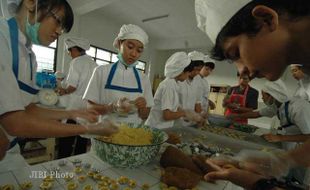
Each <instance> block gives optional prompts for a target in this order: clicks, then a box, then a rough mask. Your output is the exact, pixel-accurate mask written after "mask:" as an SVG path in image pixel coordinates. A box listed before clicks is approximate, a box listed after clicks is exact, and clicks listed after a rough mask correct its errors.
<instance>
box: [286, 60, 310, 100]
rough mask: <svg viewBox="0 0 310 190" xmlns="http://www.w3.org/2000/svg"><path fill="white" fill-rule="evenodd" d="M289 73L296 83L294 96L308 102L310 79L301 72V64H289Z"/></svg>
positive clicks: (309, 97)
mask: <svg viewBox="0 0 310 190" xmlns="http://www.w3.org/2000/svg"><path fill="white" fill-rule="evenodd" d="M290 69H291V73H292V75H293V77H294V78H295V79H296V80H297V81H298V88H297V89H296V92H295V94H294V96H297V97H300V98H302V99H305V100H307V101H308V102H309V101H310V77H309V75H307V74H306V73H304V71H303V66H302V65H301V64H291V65H290Z"/></svg>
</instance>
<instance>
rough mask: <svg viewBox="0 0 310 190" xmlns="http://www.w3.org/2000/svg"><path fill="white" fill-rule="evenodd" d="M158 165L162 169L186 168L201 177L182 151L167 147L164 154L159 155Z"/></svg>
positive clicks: (198, 170)
mask: <svg viewBox="0 0 310 190" xmlns="http://www.w3.org/2000/svg"><path fill="white" fill-rule="evenodd" d="M160 165H161V166H162V167H164V168H166V167H178V168H186V169H189V170H190V171H192V172H194V173H196V174H198V175H201V176H202V175H203V173H202V171H201V170H200V169H199V168H198V167H197V166H196V164H194V162H193V161H192V159H191V157H190V156H187V155H186V154H184V153H183V152H182V151H180V150H179V149H177V148H174V147H172V146H168V147H167V149H166V150H165V152H164V153H163V154H162V155H161V158H160Z"/></svg>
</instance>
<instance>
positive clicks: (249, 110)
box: [237, 107, 253, 113]
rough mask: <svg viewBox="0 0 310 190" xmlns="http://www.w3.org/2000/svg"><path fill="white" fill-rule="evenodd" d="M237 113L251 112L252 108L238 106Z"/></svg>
mask: <svg viewBox="0 0 310 190" xmlns="http://www.w3.org/2000/svg"><path fill="white" fill-rule="evenodd" d="M237 111H238V112H239V113H247V112H253V109H252V108H247V107H240V108H238V110H237Z"/></svg>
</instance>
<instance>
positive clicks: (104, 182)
mask: <svg viewBox="0 0 310 190" xmlns="http://www.w3.org/2000/svg"><path fill="white" fill-rule="evenodd" d="M102 187H109V183H108V182H106V181H101V182H99V183H98V188H102Z"/></svg>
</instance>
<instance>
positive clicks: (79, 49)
mask: <svg viewBox="0 0 310 190" xmlns="http://www.w3.org/2000/svg"><path fill="white" fill-rule="evenodd" d="M73 48H75V49H77V50H78V51H79V52H80V54H81V55H85V54H86V51H85V49H83V48H81V47H79V46H73V47H70V48H68V51H71V50H72V49H73Z"/></svg>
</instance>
